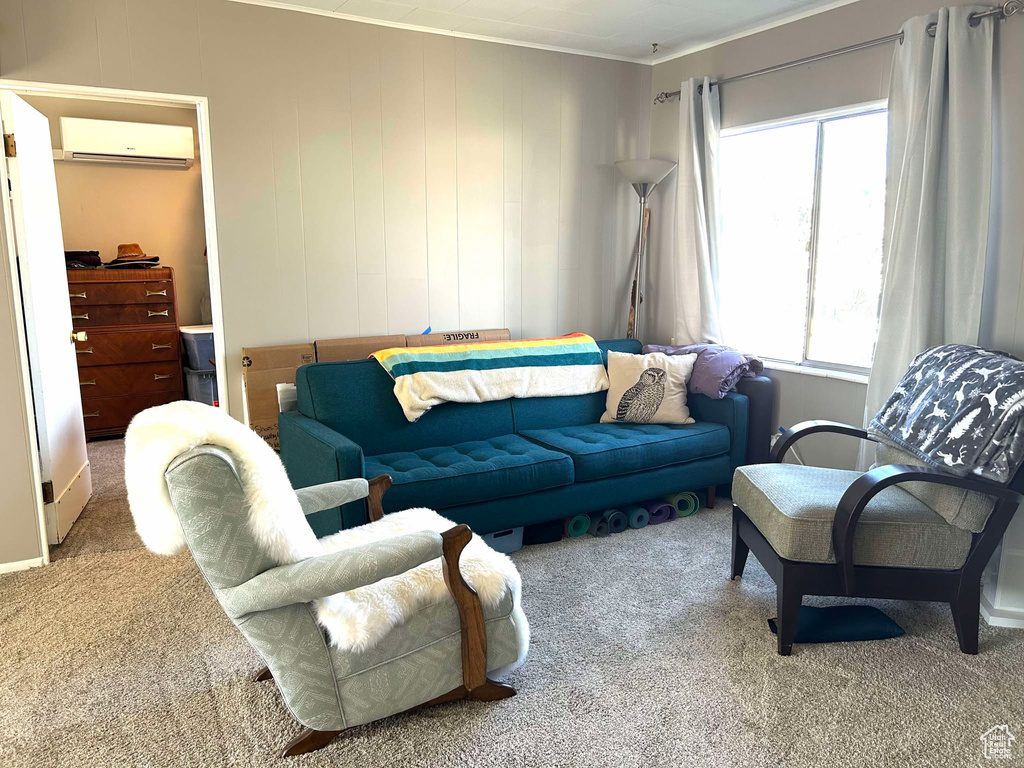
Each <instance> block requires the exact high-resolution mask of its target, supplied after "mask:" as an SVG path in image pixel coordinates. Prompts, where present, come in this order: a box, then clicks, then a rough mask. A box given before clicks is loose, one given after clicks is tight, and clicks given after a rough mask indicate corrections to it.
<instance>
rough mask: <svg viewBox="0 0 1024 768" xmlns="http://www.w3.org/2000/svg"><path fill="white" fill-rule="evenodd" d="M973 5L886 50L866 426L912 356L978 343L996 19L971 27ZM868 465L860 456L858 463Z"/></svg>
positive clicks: (922, 23) (918, 28)
mask: <svg viewBox="0 0 1024 768" xmlns="http://www.w3.org/2000/svg"><path fill="white" fill-rule="evenodd" d="M977 10H983V7H982V6H962V7H957V8H942V9H940V10H939V11H938V12H937V13H932V14H928V15H926V16H918V17H916V18H913V19H910V20H909V21H908V22H907V23H906V24H904V25H903V34H904V38H903V43H902V44H899V45H897V48H896V55H895V60H894V61H893V68H892V79H891V83H890V87H889V149H888V164H889V167H888V174H887V179H888V180H887V189H886V216H885V244H884V254H885V275H884V281H883V287H882V302H881V314H880V318H879V327H878V341H877V343H876V346H875V357H874V362H873V364H872V368H871V377H870V379H869V381H868V390H867V400H866V402H865V407H864V422H865V423H867V422H868V421H869V420H870V419H871V418H872V417H874V415H875V414H876V413H877V412H878V409H879V408H880V407H881V405H882V404H883V403H884V402H885V400H886V399H887V398H888V396H889V395H890V394H891V393H892V391H893V389H894V388H895V387H896V384H897V383H898V381H899V379H900V377H901V376H902V375H903V373H904V371H906V369H907V366H908V365H909V364H910V362H911V360H913V358H914V356H915V355H917V353H918V352H921V351H922V350H924V349H927V348H928V347H932V346H935V345H937V344H943V343H948V342H959V343H965V344H977V343H978V336H979V331H980V327H981V312H982V308H981V307H982V291H983V288H984V283H985V271H986V270H985V266H986V254H987V251H988V245H989V214H990V208H991V202H992V124H993V114H992V109H993V106H992V104H993V101H992V93H993V90H992V80H993V29H994V26H995V22H994V20H993V19H992V18H986V19H984V20H982V21H981V23H980V24H978V25H977V26H971V25H970V23H969V21H968V17H969V16H970V14H971V13H973V12H975V11H977ZM931 24H935V34H934V37H933V36H931V35H929V34H928V31H927V30H928V27H929V25H931ZM865 448H867V446H865ZM868 463H870V457H869V456H868V452H867V451H863V452H862V454H861V464H862V466H863V465H865V464H868Z"/></svg>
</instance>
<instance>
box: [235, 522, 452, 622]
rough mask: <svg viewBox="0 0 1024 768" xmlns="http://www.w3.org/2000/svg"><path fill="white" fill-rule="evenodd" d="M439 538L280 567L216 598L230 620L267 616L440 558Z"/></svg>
mask: <svg viewBox="0 0 1024 768" xmlns="http://www.w3.org/2000/svg"><path fill="white" fill-rule="evenodd" d="M442 552H443V550H442V541H441V534H439V533H437V532H435V531H419V532H417V533H406V534H403V535H401V536H394V537H392V538H390V539H383V540H381V541H372V542H369V543H368V544H363V545H361V546H358V547H352V548H351V549H344V550H342V551H341V552H332V553H330V554H326V555H320V556H319V557H310V558H308V559H306V560H300V561H299V562H297V563H292V564H291V565H279V566H277V567H276V568H271V569H269V570H266V571H264V572H263V573H260V574H257V575H256V576H254V577H253V578H251V579H249V580H248V581H246V582H245V583H243V584H239V585H238V586H237V587H228V588H227V589H222V590H220V592H219V593H218V597H219V598H220V602H221V604H222V605H223V606H224V610H225V611H226V612H227V614H228V616H230V617H231V618H233V619H237V618H240V617H242V616H245V615H246V614H249V613H256V612H258V611H269V610H273V609H274V608H282V607H284V606H286V605H294V604H296V603H309V602H312V601H313V600H319V599H320V598H323V597H328V596H330V595H336V594H338V593H339V592H348V591H349V590H351V589H358V588H359V587H364V586H366V585H367V584H374V583H376V582H378V581H380V580H381V579H387V578H390V577H392V576H398V575H399V574H401V573H405V572H406V571H408V570H411V569H413V568H415V567H417V566H419V565H422V564H423V563H426V562H428V561H429V560H433V559H434V558H437V557H441V555H442Z"/></svg>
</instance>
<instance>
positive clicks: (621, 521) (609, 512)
mask: <svg viewBox="0 0 1024 768" xmlns="http://www.w3.org/2000/svg"><path fill="white" fill-rule="evenodd" d="M601 514H602V515H604V519H605V520H607V521H608V532H609V533H622V532H623V531H624V530H626V529H627V528H628V527H629V518H628V517H626V513H625V512H623V511H622V510H621V509H606V510H605V511H604V512H602V513H601Z"/></svg>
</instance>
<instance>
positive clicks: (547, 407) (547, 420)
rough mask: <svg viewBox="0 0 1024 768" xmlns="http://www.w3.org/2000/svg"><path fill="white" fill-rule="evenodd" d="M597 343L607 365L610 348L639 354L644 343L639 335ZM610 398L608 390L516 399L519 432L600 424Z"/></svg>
mask: <svg viewBox="0 0 1024 768" xmlns="http://www.w3.org/2000/svg"><path fill="white" fill-rule="evenodd" d="M597 346H598V347H599V348H600V349H601V357H602V358H603V359H604V364H605V365H606V366H607V365H608V352H609V351H612V352H626V353H631V354H634V355H638V354H640V350H641V344H640V342H639V341H637V340H636V339H611V340H609V341H599V342H597ZM607 399H608V393H607V392H606V391H605V392H594V393H593V394H590V395H573V396H571V397H527V398H523V399H521V400H512V401H511V402H512V413H513V415H514V417H515V427H516V432H522V431H523V430H527V429H556V428H558V427H579V426H582V425H584V424H597V423H598V422H599V421H601V414H603V413H604V407H605V402H606V401H607Z"/></svg>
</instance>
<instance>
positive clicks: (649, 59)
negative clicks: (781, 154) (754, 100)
mask: <svg viewBox="0 0 1024 768" xmlns="http://www.w3.org/2000/svg"><path fill="white" fill-rule="evenodd" d="M340 1H341V0H339V2H340ZM228 2H231V3H241V4H243V5H256V6H261V7H264V8H274V9H276V10H281V11H295V12H296V13H308V14H312V15H313V16H323V17H325V18H328V19H342V20H344V21H354V22H356V23H357V24H373V25H374V26H378V27H391V28H392V29H406V30H409V31H411V32H423V33H425V34H428V35H442V36H444V37H457V38H461V39H463V40H479V41H481V42H485V43H497V44H499V45H514V46H517V47H519V48H533V49H536V50H541V51H554V52H555V53H570V54H573V55H575V56H590V57H592V58H596V59H610V60H612V61H625V62H629V63H631V64H646V65H647V66H649V67H655V66H657V65H658V64H664V63H666V62H669V61H673V60H674V59H680V58H682V57H683V56H689V55H691V54H694V53H698V52H700V51H706V50H707V49H709V48H714V47H716V46H719V45H722V44H723V43H731V42H733V41H734V40H740V39H742V38H744V37H750V36H751V35H757V34H760V33H761V32H767V31H768V30H770V29H775V28H776V27H782V26H785V25H786V24H792V23H793V22H794V21H800V20H801V19H806V18H809V17H811V16H817V15H818V14H819V13H827V12H828V11H831V10H835V9H836V8H841V7H843V6H844V5H852V4H853V3H857V2H860V0H835V2H831V3H828V4H826V5H821V6H816V7H814V8H808V9H806V10H803V11H800V12H798V13H794V14H791V15H789V16H786V17H785V18H782V19H778V20H776V21H772V22H769V23H767V24H761V25H760V26H757V27H752V28H750V29H746V30H743V31H741V32H737V33H735V34H732V35H728V36H727V37H721V38H717V39H715V40H710V41H708V42H706V43H701V44H700V45H696V46H693V47H692V48H685V49H683V50H681V51H675V52H674V53H670V54H666V55H665V56H660V57H659V56H656V55H651V56H642V57H637V56H616V55H615V54H611V53H601V52H598V51H586V50H582V49H579V48H563V47H560V46H556V45H544V44H542V43H529V42H525V41H523V40H510V39H508V38H504V37H488V36H486V35H473V34H469V33H466V32H459V31H458V30H451V29H438V28H437V27H423V26H420V25H418V24H403V23H402V22H400V21H387V20H386V19H372V18H368V17H366V16H355V15H353V14H351V13H338V12H337V11H325V10H322V9H320V8H307V7H303V6H298V5H291V4H289V3H285V2H280V0H228Z"/></svg>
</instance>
